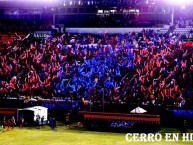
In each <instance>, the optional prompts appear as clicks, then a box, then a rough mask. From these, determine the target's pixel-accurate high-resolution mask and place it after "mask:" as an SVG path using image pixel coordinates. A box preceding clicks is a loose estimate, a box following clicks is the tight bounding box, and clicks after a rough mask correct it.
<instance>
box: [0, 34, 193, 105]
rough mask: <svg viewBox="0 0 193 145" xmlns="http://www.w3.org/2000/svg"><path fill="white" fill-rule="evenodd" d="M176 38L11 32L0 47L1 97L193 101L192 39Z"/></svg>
mask: <svg viewBox="0 0 193 145" xmlns="http://www.w3.org/2000/svg"><path fill="white" fill-rule="evenodd" d="M176 38H177V37H173V36H170V35H166V34H158V33H156V32H154V31H153V30H143V32H141V33H127V34H69V33H66V34H63V35H60V36H47V38H46V39H45V40H42V41H39V42H38V41H37V40H33V39H32V38H25V39H23V38H21V37H20V36H19V35H17V34H15V37H14V39H13V41H12V42H10V43H3V44H1V48H0V96H1V97H3V98H6V97H12V96H17V97H20V96H30V97H35V96H41V97H42V98H44V99H54V98H63V99H65V100H67V101H68V100H71V99H73V100H80V101H88V102H93V101H101V102H103V101H104V102H110V103H111V102H119V103H120V102H128V103H138V104H144V105H145V104H147V105H150V104H151V105H170V106H182V105H192V104H193V102H192V96H193V87H192V82H193V80H192V76H193V75H192V74H193V60H192V59H193V49H192V43H190V42H188V43H186V45H184V43H183V42H182V41H179V42H178V41H177V39H176Z"/></svg>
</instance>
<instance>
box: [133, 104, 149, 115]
mask: <svg viewBox="0 0 193 145" xmlns="http://www.w3.org/2000/svg"><path fill="white" fill-rule="evenodd" d="M145 112H147V111H146V110H144V109H143V108H141V107H139V106H138V107H137V108H135V109H133V110H132V111H131V112H130V113H138V114H140V113H145Z"/></svg>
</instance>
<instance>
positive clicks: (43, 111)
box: [17, 106, 48, 121]
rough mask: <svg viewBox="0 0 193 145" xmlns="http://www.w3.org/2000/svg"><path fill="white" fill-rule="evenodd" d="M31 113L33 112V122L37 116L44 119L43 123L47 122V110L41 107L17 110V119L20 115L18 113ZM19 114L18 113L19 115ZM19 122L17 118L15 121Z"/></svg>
mask: <svg viewBox="0 0 193 145" xmlns="http://www.w3.org/2000/svg"><path fill="white" fill-rule="evenodd" d="M27 110H28V111H32V112H33V120H34V121H35V120H36V117H37V115H39V116H40V118H41V117H44V121H47V120H48V108H46V107H42V106H34V107H28V108H23V109H18V113H17V114H18V115H17V116H18V117H19V116H20V115H21V114H22V112H20V111H27ZM19 112H20V113H19ZM17 120H19V118H18V119H17Z"/></svg>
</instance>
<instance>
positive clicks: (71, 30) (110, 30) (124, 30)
mask: <svg viewBox="0 0 193 145" xmlns="http://www.w3.org/2000/svg"><path fill="white" fill-rule="evenodd" d="M143 29H146V30H147V29H153V30H155V31H158V30H160V29H163V28H151V27H150V28H66V32H68V33H129V32H141V31H142V30H143Z"/></svg>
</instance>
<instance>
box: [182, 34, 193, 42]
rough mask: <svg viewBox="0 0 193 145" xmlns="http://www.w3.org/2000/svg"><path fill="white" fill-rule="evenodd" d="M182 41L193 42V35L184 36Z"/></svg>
mask: <svg viewBox="0 0 193 145" xmlns="http://www.w3.org/2000/svg"><path fill="white" fill-rule="evenodd" d="M182 40H189V41H193V34H185V35H182Z"/></svg>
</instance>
